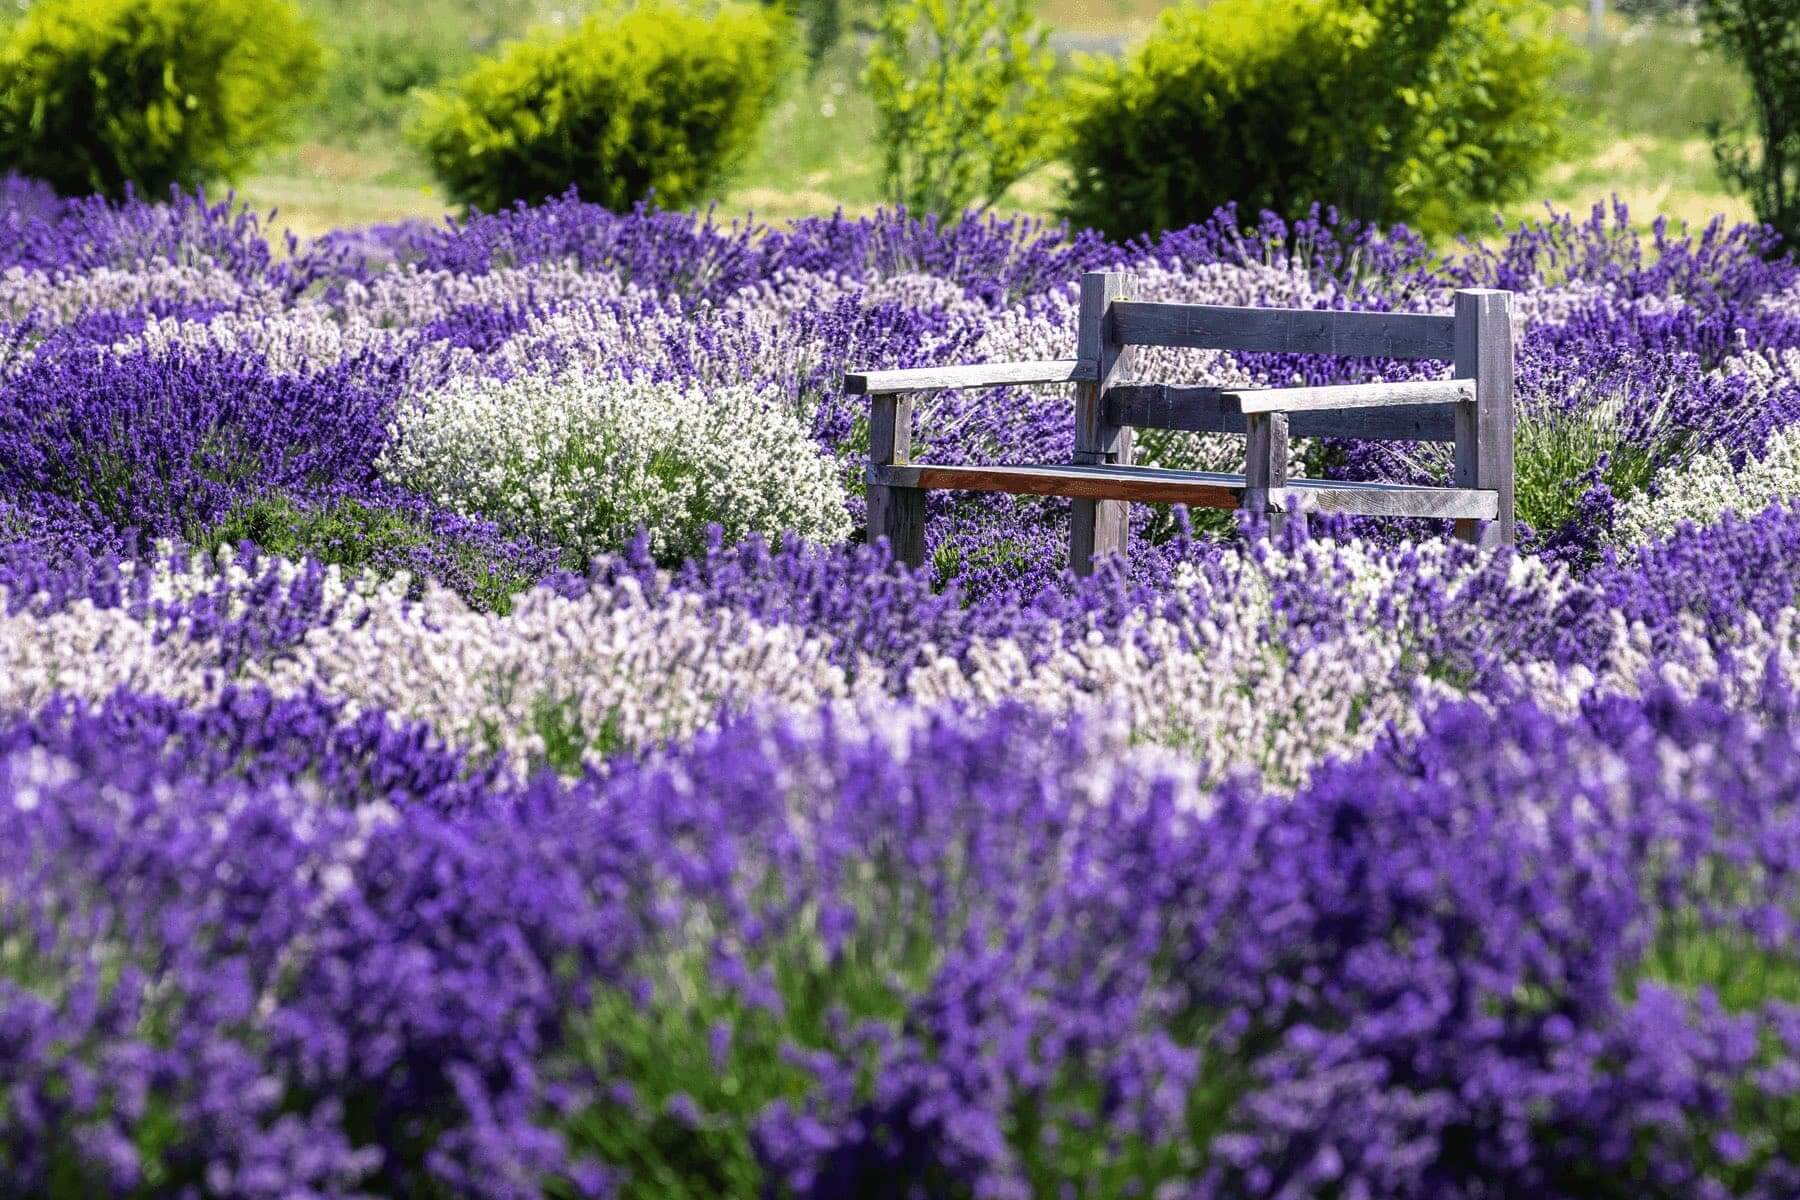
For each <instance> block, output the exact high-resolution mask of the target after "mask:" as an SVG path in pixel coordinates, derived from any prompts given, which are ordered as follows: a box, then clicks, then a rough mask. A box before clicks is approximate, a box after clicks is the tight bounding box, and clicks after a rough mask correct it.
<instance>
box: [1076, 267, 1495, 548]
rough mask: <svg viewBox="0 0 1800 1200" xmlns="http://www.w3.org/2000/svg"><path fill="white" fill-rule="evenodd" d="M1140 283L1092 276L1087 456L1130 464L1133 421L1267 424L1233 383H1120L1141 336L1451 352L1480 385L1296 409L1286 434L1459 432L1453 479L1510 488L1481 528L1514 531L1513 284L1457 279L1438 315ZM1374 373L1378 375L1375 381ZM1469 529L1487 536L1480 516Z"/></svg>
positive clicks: (1264, 348)
mask: <svg viewBox="0 0 1800 1200" xmlns="http://www.w3.org/2000/svg"><path fill="white" fill-rule="evenodd" d="M1135 290H1136V281H1135V279H1134V277H1133V276H1132V275H1131V274H1130V273H1128V272H1120V271H1104V272H1101V271H1096V272H1090V273H1088V274H1085V275H1083V276H1082V277H1081V308H1080V316H1079V325H1078V332H1077V338H1076V342H1077V349H1076V356H1077V361H1078V362H1080V363H1081V364H1082V365H1083V367H1084V369H1083V370H1082V372H1081V373H1082V374H1084V375H1087V374H1090V369H1087V364H1092V367H1091V378H1089V379H1086V380H1084V381H1083V382H1081V383H1080V384H1079V386H1078V388H1077V391H1076V402H1075V461H1076V462H1078V463H1084V462H1085V463H1129V462H1130V461H1131V442H1132V430H1133V429H1178V430H1189V431H1193V432H1202V433H1206V432H1216V433H1241V434H1246V435H1248V436H1252V437H1256V436H1257V434H1258V433H1259V432H1260V431H1259V430H1258V429H1257V426H1258V425H1259V424H1260V422H1259V421H1258V419H1257V418H1256V417H1246V415H1245V413H1244V411H1243V409H1242V406H1241V404H1240V403H1239V402H1238V399H1237V395H1238V393H1237V390H1236V389H1224V388H1218V387H1183V386H1177V385H1166V384H1130V383H1122V382H1118V381H1119V380H1120V379H1122V378H1123V377H1125V376H1127V375H1128V374H1129V373H1130V365H1131V360H1132V356H1133V354H1134V352H1135V350H1136V348H1137V347H1139V346H1173V347H1179V348H1185V349H1204V350H1238V351H1253V352H1256V351H1261V352H1275V353H1283V352H1286V353H1295V354H1335V355H1342V356H1346V357H1355V358H1395V359H1438V360H1442V361H1445V362H1450V363H1452V364H1454V370H1453V375H1454V377H1455V378H1457V379H1466V380H1470V381H1472V382H1473V385H1474V388H1473V396H1472V398H1470V399H1468V400H1466V401H1459V402H1456V403H1442V402H1436V403H1421V404H1392V403H1389V404H1384V405H1382V406H1380V407H1341V408H1332V409H1320V410H1316V411H1295V412H1292V413H1290V414H1288V415H1287V417H1286V425H1285V430H1284V431H1283V438H1284V439H1285V437H1286V436H1294V437H1304V436H1313V437H1354V438H1364V439H1369V440H1375V441H1439V442H1450V443H1453V444H1454V445H1455V447H1456V470H1455V480H1454V482H1455V484H1456V486H1458V487H1469V488H1484V489H1491V490H1494V491H1497V492H1499V493H1500V515H1499V519H1498V520H1495V521H1493V522H1490V523H1489V524H1488V526H1487V527H1486V528H1485V529H1484V530H1483V531H1482V532H1481V533H1480V535H1479V538H1480V541H1481V542H1482V543H1483V544H1501V543H1510V542H1511V541H1512V530H1513V411H1512V396H1513V340H1512V337H1513V335H1512V303H1511V302H1512V294H1511V293H1510V292H1503V291H1493V290H1489V289H1484V288H1469V289H1464V290H1461V291H1458V292H1457V293H1456V294H1455V298H1454V299H1455V311H1454V313H1453V314H1451V315H1448V316H1440V315H1435V314H1429V313H1388V312H1342V311H1325V310H1317V309H1283V308H1235V307H1229V306H1225V305H1213V304H1169V303H1158V302H1151V301H1142V300H1137V299H1135V298H1134V297H1135ZM1375 386H1379V385H1372V386H1371V389H1370V390H1373V388H1374V387H1375ZM1459 524H1460V523H1459ZM1458 532H1459V533H1460V534H1462V535H1463V536H1465V537H1474V536H1476V534H1475V530H1474V527H1473V525H1470V527H1469V528H1468V529H1461V528H1459V530H1458Z"/></svg>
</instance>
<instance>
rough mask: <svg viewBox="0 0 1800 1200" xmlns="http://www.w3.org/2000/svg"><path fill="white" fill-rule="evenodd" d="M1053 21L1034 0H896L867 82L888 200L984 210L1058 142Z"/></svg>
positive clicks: (939, 209) (952, 213)
mask: <svg viewBox="0 0 1800 1200" xmlns="http://www.w3.org/2000/svg"><path fill="white" fill-rule="evenodd" d="M1048 38H1049V31H1048V30H1046V29H1045V28H1044V27H1043V26H1042V25H1041V24H1040V23H1039V22H1038V21H1037V18H1036V17H1034V16H1033V15H1032V0H888V2H887V3H885V4H883V5H882V6H881V14H880V19H879V21H878V22H877V25H876V35H875V41H874V43H873V44H872V45H871V46H870V49H869V63H868V69H867V70H866V71H865V72H864V75H863V81H864V83H865V84H866V85H867V86H868V89H869V95H870V97H871V98H872V99H873V100H874V101H875V111H876V114H877V119H878V121H879V126H878V128H879V131H880V140H881V156H882V171H881V174H882V190H883V193H884V199H886V200H888V201H890V202H892V203H895V204H904V205H905V206H906V207H907V208H909V209H911V210H912V211H913V212H915V213H920V214H925V213H932V214H936V215H938V216H943V217H957V216H960V215H961V214H962V212H963V210H964V209H966V208H968V207H969V206H971V205H972V204H974V203H975V202H976V201H977V200H979V201H980V202H981V204H980V207H981V208H983V209H986V208H988V207H990V206H992V205H993V204H994V202H995V201H997V200H999V199H1000V195H1001V193H1003V192H1004V191H1006V189H1007V188H1009V187H1011V186H1012V184H1013V183H1015V182H1016V181H1017V180H1019V179H1020V178H1022V177H1023V176H1024V175H1025V174H1027V173H1028V172H1029V171H1031V170H1032V169H1034V168H1035V167H1038V166H1040V165H1042V164H1043V163H1044V162H1045V161H1046V159H1047V158H1048V155H1049V151H1050V135H1051V132H1052V130H1053V129H1054V128H1055V124H1054V113H1055V109H1056V102H1055V98H1054V95H1053V93H1052V91H1051V89H1050V76H1051V68H1052V67H1053V66H1054V65H1055V64H1054V60H1053V57H1052V55H1051V54H1050V51H1049V49H1048V47H1047V41H1048Z"/></svg>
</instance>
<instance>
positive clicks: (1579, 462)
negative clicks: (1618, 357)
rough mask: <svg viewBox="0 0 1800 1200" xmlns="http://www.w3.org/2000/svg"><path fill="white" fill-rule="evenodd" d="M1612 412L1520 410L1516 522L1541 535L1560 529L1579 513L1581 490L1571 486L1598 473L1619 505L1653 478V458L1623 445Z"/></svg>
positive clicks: (1615, 413) (1603, 408) (1637, 447)
mask: <svg viewBox="0 0 1800 1200" xmlns="http://www.w3.org/2000/svg"><path fill="white" fill-rule="evenodd" d="M1620 434H1621V427H1620V421H1619V413H1618V410H1617V409H1616V408H1609V407H1606V406H1599V407H1596V408H1592V409H1586V410H1581V411H1575V412H1561V411H1556V412H1543V411H1540V410H1538V409H1536V408H1532V407H1524V408H1521V410H1520V411H1519V414H1518V424H1517V429H1516V430H1515V437H1514V447H1513V472H1514V485H1513V486H1514V504H1515V505H1516V511H1517V513H1518V517H1519V519H1520V520H1521V521H1524V522H1525V523H1526V524H1528V525H1530V526H1531V527H1532V528H1533V529H1535V530H1537V531H1538V532H1540V533H1545V534H1547V533H1550V532H1552V531H1554V530H1557V529H1561V528H1562V527H1563V526H1564V525H1567V524H1568V523H1569V522H1570V521H1572V520H1574V519H1575V518H1576V516H1577V515H1578V512H1579V507H1580V503H1581V492H1582V489H1581V488H1579V487H1574V486H1571V481H1574V480H1579V479H1582V478H1583V477H1584V476H1587V475H1588V474H1589V473H1590V472H1592V471H1594V470H1595V469H1596V468H1599V472H1600V474H1599V478H1600V480H1601V482H1603V483H1605V484H1606V486H1607V487H1608V488H1610V489H1611V490H1612V493H1613V495H1614V496H1615V497H1616V498H1617V499H1619V500H1621V501H1623V500H1627V499H1629V498H1631V497H1632V496H1635V495H1637V494H1638V493H1639V492H1641V491H1643V490H1644V488H1645V487H1646V486H1647V485H1648V484H1649V482H1650V477H1651V476H1652V475H1653V474H1654V473H1655V470H1656V466H1657V462H1658V457H1659V456H1658V455H1656V454H1653V453H1652V452H1651V451H1649V450H1647V449H1645V448H1644V447H1643V446H1640V445H1635V444H1631V443H1628V442H1625V441H1624V440H1622V438H1621V436H1620Z"/></svg>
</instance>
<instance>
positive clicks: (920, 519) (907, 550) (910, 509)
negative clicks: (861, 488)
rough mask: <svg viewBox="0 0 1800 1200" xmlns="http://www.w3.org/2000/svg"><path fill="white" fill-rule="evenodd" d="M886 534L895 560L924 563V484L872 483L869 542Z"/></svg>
mask: <svg viewBox="0 0 1800 1200" xmlns="http://www.w3.org/2000/svg"><path fill="white" fill-rule="evenodd" d="M879 538H886V539H887V540H888V545H889V546H890V547H891V548H892V550H893V552H894V561H896V562H903V563H905V564H906V565H907V566H909V567H922V566H924V565H925V492H924V489H922V488H909V487H889V486H887V485H886V484H880V483H871V484H870V485H869V544H870V545H871V546H872V545H874V544H875V542H876V540H877V539H879Z"/></svg>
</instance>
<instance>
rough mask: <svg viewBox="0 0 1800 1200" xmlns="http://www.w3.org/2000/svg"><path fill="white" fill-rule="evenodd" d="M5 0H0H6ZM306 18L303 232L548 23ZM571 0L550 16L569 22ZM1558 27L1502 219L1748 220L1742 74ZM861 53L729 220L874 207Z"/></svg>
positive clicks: (263, 187) (464, 8)
mask: <svg viewBox="0 0 1800 1200" xmlns="http://www.w3.org/2000/svg"><path fill="white" fill-rule="evenodd" d="M3 2H4V0H0V3H3ZM302 3H303V4H304V6H305V7H306V8H307V9H308V10H309V11H310V12H311V13H312V14H313V16H314V17H315V19H316V20H317V22H318V25H319V28H320V31H321V34H322V35H323V36H324V37H325V39H326V41H327V43H328V45H329V48H330V51H331V54H332V65H331V67H330V68H329V73H328V77H327V79H326V82H325V84H324V86H323V87H322V88H321V91H320V95H319V96H317V97H316V98H314V99H313V100H312V102H311V104H310V106H309V108H308V110H307V112H306V114H305V117H304V120H303V122H302V125H301V136H300V140H299V143H298V144H297V145H296V146H294V147H291V148H289V149H287V150H284V151H281V152H278V153H275V154H273V155H271V156H270V157H269V158H268V159H267V160H266V162H265V163H264V164H263V166H262V167H261V169H260V170H259V171H258V172H257V173H256V174H254V175H253V176H251V177H249V178H248V179H246V180H244V181H243V183H242V185H241V186H240V187H239V189H238V194H239V196H240V197H241V198H242V200H243V201H244V202H245V203H246V204H247V205H249V206H250V207H252V208H254V209H257V210H259V211H263V212H267V211H269V210H270V209H275V210H277V212H278V215H277V218H276V220H275V222H274V226H275V227H276V229H278V230H292V231H293V232H294V233H296V234H298V235H300V236H302V237H306V236H311V235H314V234H318V233H321V232H324V231H325V230H328V229H332V228H336V227H339V226H344V225H358V224H367V223H371V222H376V221H391V220H398V219H402V218H407V217H425V218H430V219H436V218H438V217H441V216H442V215H443V214H444V213H445V211H446V209H447V208H448V205H447V204H446V202H445V200H444V199H443V197H442V195H441V194H440V193H439V191H438V190H437V188H436V187H435V185H434V184H433V181H432V179H431V177H430V175H429V173H428V172H427V171H426V169H425V166H424V163H423V162H422V161H421V159H420V158H419V156H418V155H417V154H416V153H415V152H414V150H413V149H412V147H411V146H410V145H409V144H408V143H407V142H406V140H405V137H404V129H405V126H406V123H407V121H408V119H409V117H410V114H411V112H412V108H413V103H414V101H413V98H412V96H411V94H410V93H411V89H413V88H415V87H429V86H432V85H433V84H436V83H440V82H442V81H445V80H448V79H451V78H454V77H455V76H456V75H457V74H460V73H461V72H462V71H463V70H466V69H467V67H468V66H469V65H470V64H472V63H473V62H474V61H475V60H476V59H477V58H478V57H480V56H481V55H483V54H486V53H489V52H491V51H492V50H493V49H494V48H495V47H496V46H498V45H499V44H500V43H501V42H502V41H504V40H505V39H507V38H511V37H517V36H520V35H521V34H523V33H525V32H526V31H527V30H528V29H529V28H531V27H533V26H541V25H553V24H555V21H554V18H555V16H556V14H557V11H558V10H557V8H556V7H555V6H554V5H552V4H551V3H549V0H529V2H527V3H509V2H507V0H395V3H392V4H389V5H366V4H362V3H360V2H359V0H302ZM1161 7H1163V3H1162V0H1045V3H1044V8H1043V13H1044V16H1045V18H1046V20H1048V21H1049V22H1050V23H1051V24H1052V25H1053V26H1054V27H1055V28H1057V29H1059V30H1065V31H1070V32H1074V33H1079V34H1082V35H1112V36H1122V37H1126V38H1137V37H1141V36H1142V35H1143V34H1144V33H1146V32H1148V30H1149V29H1150V28H1151V26H1152V25H1153V23H1154V18H1155V14H1156V12H1157V11H1158V10H1160V8H1161ZM580 8H581V5H579V4H576V3H571V4H570V5H568V7H567V8H566V9H565V10H563V16H562V21H563V22H564V23H567V22H568V21H571V20H574V19H577V17H578V14H579V10H580ZM1558 25H1559V28H1561V30H1562V31H1563V32H1564V33H1566V34H1567V35H1568V36H1569V38H1570V40H1571V42H1572V43H1573V44H1575V45H1576V46H1577V47H1578V53H1577V54H1576V55H1575V56H1574V58H1573V60H1572V62H1571V64H1570V65H1569V67H1568V68H1566V69H1565V71H1564V72H1563V74H1562V76H1561V77H1560V79H1559V81H1558V82H1559V85H1560V86H1561V87H1562V89H1563V91H1564V92H1565V94H1566V95H1567V96H1568V97H1569V98H1570V101H1571V104H1572V105H1573V108H1574V120H1572V121H1571V123H1570V124H1571V127H1572V129H1573V131H1574V132H1575V136H1576V148H1575V150H1574V151H1573V152H1572V153H1571V156H1570V157H1569V159H1568V160H1567V161H1565V162H1563V163H1561V164H1559V165H1557V166H1556V167H1554V168H1552V169H1551V170H1550V171H1549V172H1547V173H1546V174H1545V176H1544V177H1543V178H1542V179H1540V180H1538V181H1537V182H1536V184H1535V185H1534V188H1533V191H1532V199H1531V200H1529V201H1523V202H1521V203H1519V204H1516V205H1513V206H1511V207H1510V208H1509V209H1508V210H1507V211H1506V212H1505V213H1504V214H1503V215H1505V216H1506V217H1507V218H1508V219H1509V221H1517V220H1526V219H1532V218H1535V217H1538V216H1541V215H1542V212H1543V205H1544V203H1545V202H1549V203H1551V204H1553V205H1555V206H1557V207H1558V208H1574V209H1577V210H1585V209H1587V208H1589V207H1591V206H1592V205H1594V204H1596V203H1603V202H1607V201H1609V200H1610V199H1611V198H1612V197H1613V196H1617V197H1618V198H1619V199H1621V200H1623V201H1624V202H1625V203H1626V204H1627V205H1628V206H1629V207H1630V209H1631V211H1632V213H1633V214H1634V216H1635V217H1636V218H1637V219H1638V221H1639V222H1640V223H1641V224H1643V225H1648V224H1649V222H1650V221H1651V220H1652V219H1654V218H1655V217H1656V216H1658V215H1666V216H1669V217H1671V218H1675V219H1679V220H1686V221H1689V222H1692V223H1703V222H1704V221H1706V220H1708V219H1710V218H1711V217H1712V216H1713V215H1715V214H1718V213H1723V214H1725V215H1726V216H1727V217H1728V218H1730V219H1732V220H1744V219H1748V218H1749V217H1750V216H1751V213H1750V208H1749V205H1748V204H1747V203H1746V202H1745V201H1744V200H1743V199H1742V198H1741V197H1738V196H1734V195H1731V194H1730V193H1729V192H1727V190H1726V189H1725V187H1724V185H1723V184H1722V182H1721V181H1720V178H1719V175H1718V172H1717V170H1716V168H1715V166H1714V164H1713V159H1712V154H1711V150H1710V148H1709V145H1708V143H1707V140H1706V129H1707V125H1708V122H1711V121H1729V120H1731V119H1733V117H1734V116H1735V114H1737V113H1739V112H1741V111H1742V106H1743V103H1744V87H1743V84H1742V81H1741V79H1740V78H1739V76H1738V74H1737V72H1736V71H1735V70H1733V69H1732V68H1731V66H1730V65H1729V64H1727V63H1723V62H1721V61H1719V60H1718V59H1717V57H1716V56H1714V55H1712V54H1711V53H1709V52H1708V51H1706V50H1705V49H1703V48H1702V47H1701V46H1700V45H1698V42H1697V38H1695V37H1694V36H1693V31H1692V30H1691V29H1682V28H1680V27H1676V26H1658V25H1651V24H1637V25H1630V26H1628V25H1626V24H1625V23H1623V22H1620V21H1615V22H1614V25H1613V27H1612V29H1611V30H1610V34H1609V41H1608V42H1607V43H1606V44H1605V45H1604V46H1603V48H1602V49H1601V50H1600V52H1599V53H1597V54H1590V53H1589V52H1588V51H1587V49H1586V46H1585V34H1586V18H1585V6H1584V5H1583V4H1579V3H1575V2H1574V0H1569V2H1568V3H1567V4H1566V5H1565V7H1564V9H1563V11H1561V12H1560V13H1559V14H1558ZM860 69H861V61H860V52H859V51H858V49H857V48H856V46H855V44H854V42H853V41H850V40H846V41H845V42H844V43H842V44H840V45H839V46H838V47H837V49H836V50H835V51H834V52H833V53H832V54H831V55H830V56H829V57H828V58H827V59H826V60H825V61H824V62H823V63H821V64H820V66H819V69H818V70H817V71H816V72H814V73H813V74H812V75H811V76H801V77H799V78H796V79H794V80H793V81H791V82H790V84H789V85H788V88H787V91H786V93H785V94H784V95H783V96H782V98H781V99H780V100H779V101H778V102H777V104H776V106H775V109H774V111H773V113H772V114H771V117H770V119H769V122H768V124H767V126H766V127H765V129H764V131H763V136H762V139H761V142H760V143H759V145H758V146H757V148H756V149H755V151H754V152H753V153H752V154H751V155H750V156H749V158H748V159H747V160H746V161H745V162H744V163H743V165H742V167H741V169H740V170H739V172H738V173H737V175H736V177H735V178H734V179H733V181H732V184H731V186H730V187H729V189H728V190H727V191H726V193H725V194H724V195H723V196H721V197H720V201H719V204H720V211H721V213H722V214H724V215H727V216H741V215H746V214H753V215H755V216H756V217H757V218H759V219H762V220H768V221H782V220H787V219H791V218H794V217H799V216H806V215H812V214H822V213H829V212H832V211H833V210H835V209H838V208H842V209H844V210H845V211H848V212H851V213H860V212H866V211H869V210H870V209H873V208H874V207H876V206H877V205H878V204H879V203H880V199H881V194H880V164H879V154H878V151H877V149H876V147H875V137H874V135H875V114H874V111H873V108H872V106H871V104H870V102H869V100H868V98H867V97H866V96H865V95H863V93H862V90H861V88H860V86H859V84H858V75H859V73H860ZM1059 192H1060V178H1059V174H1058V172H1057V170H1056V168H1054V167H1052V168H1050V169H1047V170H1045V171H1043V172H1040V173H1039V174H1037V175H1035V176H1032V177H1030V178H1028V179H1026V180H1024V181H1022V182H1021V183H1020V184H1018V185H1016V186H1015V187H1014V188H1013V189H1012V190H1011V191H1010V192H1009V193H1008V194H1007V196H1006V197H1005V199H1004V201H1003V204H1002V207H1004V208H1008V209H1012V210H1014V211H1022V212H1026V213H1030V214H1033V215H1040V216H1049V215H1051V214H1052V213H1053V210H1054V208H1055V205H1056V202H1057V198H1058V195H1059Z"/></svg>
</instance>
